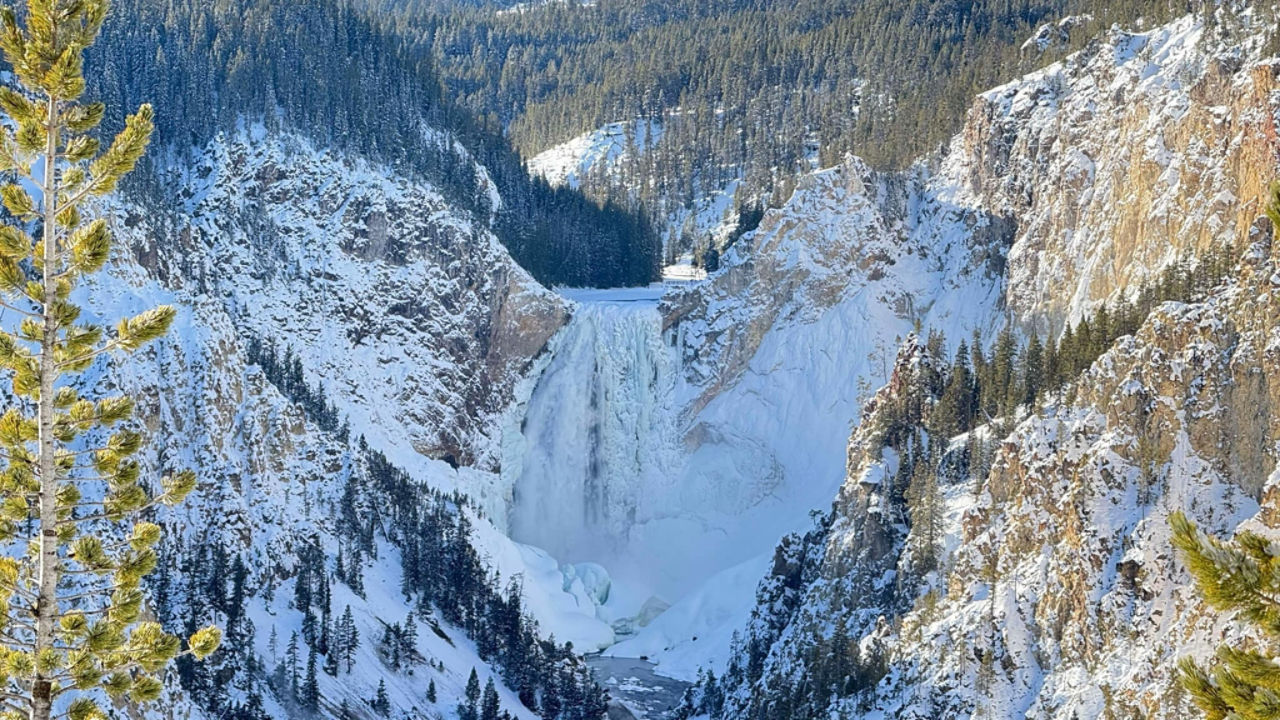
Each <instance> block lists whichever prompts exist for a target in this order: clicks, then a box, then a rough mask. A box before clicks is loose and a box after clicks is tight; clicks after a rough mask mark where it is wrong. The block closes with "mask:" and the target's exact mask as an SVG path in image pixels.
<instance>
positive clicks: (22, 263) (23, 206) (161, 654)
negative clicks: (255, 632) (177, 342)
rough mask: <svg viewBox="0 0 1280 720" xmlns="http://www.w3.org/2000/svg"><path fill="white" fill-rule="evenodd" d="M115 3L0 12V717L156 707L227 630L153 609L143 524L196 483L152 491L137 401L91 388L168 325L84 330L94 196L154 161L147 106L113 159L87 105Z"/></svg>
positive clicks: (102, 233)
mask: <svg viewBox="0 0 1280 720" xmlns="http://www.w3.org/2000/svg"><path fill="white" fill-rule="evenodd" d="M107 12H108V2H107V1H106V0H29V1H28V2H27V4H26V7H25V9H24V10H23V11H22V12H21V13H19V12H18V11H15V10H14V9H13V8H3V9H0V51H3V54H4V57H5V59H6V60H7V61H8V63H9V64H10V65H11V66H12V68H13V75H14V78H15V79H16V80H17V86H18V87H0V111H3V113H4V114H5V115H6V116H7V117H8V120H9V123H8V124H7V125H5V126H4V127H2V128H0V171H3V172H4V173H5V175H7V176H8V177H9V178H10V179H11V180H12V181H11V182H9V183H8V184H5V185H3V187H0V202H3V204H4V207H5V208H6V209H7V210H8V213H9V215H10V216H11V219H10V222H9V224H7V225H3V226H0V296H2V297H0V306H2V307H3V308H4V310H5V314H6V315H7V316H9V317H14V316H17V317H18V318H21V322H20V323H19V324H18V327H17V328H16V330H15V331H13V332H8V331H0V368H3V370H5V371H7V374H8V375H9V376H10V377H11V379H12V384H13V402H12V403H11V404H10V407H8V408H6V409H4V410H3V412H2V413H0V543H2V544H4V546H5V547H6V548H7V552H5V553H4V554H3V555H2V556H0V719H2V720H19V719H22V720H27V719H28V718H29V719H30V720H48V719H49V718H51V717H53V716H54V712H55V709H56V710H57V711H58V714H57V716H58V717H66V718H69V719H70V720H93V719H96V718H105V717H107V716H106V714H105V711H104V710H103V706H102V703H104V702H105V701H107V700H110V701H113V702H120V701H128V702H134V703H145V702H148V701H152V700H155V699H156V698H157V697H158V696H159V695H160V693H161V691H162V689H163V683H162V679H161V675H160V673H161V672H162V671H163V669H164V668H165V666H166V665H167V664H168V663H169V662H170V661H171V660H173V659H174V658H175V657H177V656H178V655H180V654H184V653H189V654H191V655H193V656H195V657H196V658H203V657H205V656H207V655H209V654H210V653H212V652H213V651H214V650H215V649H216V648H217V646H218V643H219V641H220V638H221V633H220V631H219V630H218V629H217V628H216V627H209V628H205V629H202V630H199V631H198V632H196V633H195V634H194V635H192V636H191V637H190V638H189V639H188V641H187V646H186V648H185V649H184V648H183V647H182V641H181V640H180V639H179V638H177V637H175V636H173V635H170V634H168V633H166V632H165V631H164V630H163V629H162V628H161V627H160V625H159V624H158V623H155V622H149V621H146V620H145V619H144V616H143V610H144V608H143V600H144V597H143V590H142V588H141V582H142V579H143V578H144V577H145V576H146V575H147V574H149V573H150V572H151V571H152V570H153V569H154V568H155V567H156V562H157V558H156V545H157V543H158V542H159V540H160V536H161V529H160V527H159V526H158V525H156V524H154V523H151V522H148V521H147V520H145V519H144V513H145V512H146V511H147V510H149V509H150V508H152V507H154V506H157V505H175V504H177V503H180V502H182V501H183V499H184V498H185V497H186V496H187V495H188V494H189V493H190V492H191V491H192V490H193V489H194V488H195V485H196V477H195V475H194V473H192V472H190V471H182V472H177V473H174V474H172V475H170V476H168V477H165V478H164V479H163V480H162V481H161V483H160V489H159V490H158V491H156V490H154V489H152V486H153V484H154V483H151V482H148V481H145V480H144V479H143V477H142V475H143V473H142V467H141V464H140V463H139V462H138V460H137V459H136V456H137V455H138V453H139V451H140V450H141V449H142V448H143V437H142V435H141V434H140V433H139V432H138V431H137V430H135V429H134V428H133V427H132V425H131V423H130V420H131V419H132V417H133V413H134V405H135V403H134V401H133V400H132V399H131V398H129V397H127V396H99V395H100V394H97V393H93V391H92V385H93V380H94V378H93V377H91V376H88V375H86V374H85V373H86V371H88V370H89V369H90V368H91V367H93V366H94V364H95V361H97V359H98V358H99V357H100V356H103V355H107V354H113V353H119V354H128V353H131V352H133V351H136V350H138V349H139V348H141V347H143V346H144V345H146V344H147V343H149V342H151V341H152V340H155V339H157V338H159V337H161V336H162V335H164V334H165V333H166V331H167V330H168V329H169V326H170V325H171V324H172V322H173V319H174V317H175V314H176V313H175V310H174V308H172V307H169V306H162V307H158V308H155V309H152V310H148V311H146V312H143V313H141V314H139V315H137V316H134V317H129V318H125V319H123V320H121V321H120V322H119V323H118V324H117V325H116V327H115V328H114V330H108V329H106V328H104V327H101V326H98V325H96V324H93V323H90V322H84V321H82V320H81V313H82V309H81V307H80V306H79V305H77V304H76V303H75V302H74V301H73V300H72V294H73V291H74V290H75V289H76V287H77V286H78V285H79V283H80V282H81V281H82V280H83V279H84V278H85V277H86V276H88V275H91V274H93V273H96V272H97V271H99V270H101V269H102V267H103V266H104V264H105V263H106V262H107V260H108V258H109V257H110V254H111V245H112V239H111V232H110V229H109V226H108V223H107V219H106V218H103V217H98V218H92V217H89V215H90V214H91V209H90V208H88V207H86V201H89V200H90V199H91V198H94V197H100V196H103V195H105V194H107V193H110V192H112V191H113V190H115V188H116V186H117V185H118V183H119V182H120V179H121V178H122V177H124V176H125V175H126V174H128V173H129V172H130V171H131V170H132V169H133V168H134V166H135V165H136V164H137V162H138V160H139V158H141V157H142V155H143V153H144V152H145V151H146V148H147V144H148V142H149V140H150V137H151V133H152V130H153V128H154V126H153V116H152V110H151V108H150V107H149V106H146V105H144V106H142V107H141V108H140V109H139V110H138V111H137V112H136V113H135V114H134V115H132V116H130V117H129V118H128V119H127V121H126V124H125V127H124V130H123V131H122V132H120V133H119V135H117V136H116V137H115V138H114V139H113V140H112V141H111V143H110V144H109V145H108V146H107V147H106V148H105V149H103V148H102V147H100V144H99V141H98V140H97V139H96V138H95V137H94V136H93V134H92V133H93V131H94V129H95V128H96V127H97V126H98V124H99V123H100V122H101V121H102V119H103V117H104V116H105V113H106V108H105V107H104V106H103V104H102V103H82V102H80V97H81V95H82V94H83V92H84V89H85V80H84V75H83V63H84V60H83V57H84V51H85V49H86V48H88V47H89V46H90V45H91V44H92V43H93V42H94V40H95V38H96V37H97V35H98V32H99V29H100V28H101V26H102V23H103V20H104V19H105V18H106V16H107Z"/></svg>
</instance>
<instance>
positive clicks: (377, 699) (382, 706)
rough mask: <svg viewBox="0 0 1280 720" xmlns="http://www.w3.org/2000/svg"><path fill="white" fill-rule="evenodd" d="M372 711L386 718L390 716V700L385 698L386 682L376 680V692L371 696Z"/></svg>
mask: <svg viewBox="0 0 1280 720" xmlns="http://www.w3.org/2000/svg"><path fill="white" fill-rule="evenodd" d="M371 705H372V706H373V711H374V712H376V713H378V714H379V715H381V716H383V717H386V716H387V715H390V714H391V698H389V697H387V682H386V681H385V680H378V692H377V694H376V695H374V696H373V702H372V703H371Z"/></svg>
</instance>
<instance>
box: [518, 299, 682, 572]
mask: <svg viewBox="0 0 1280 720" xmlns="http://www.w3.org/2000/svg"><path fill="white" fill-rule="evenodd" d="M574 297H575V299H577V300H578V301H579V302H578V305H577V308H576V310H575V312H574V317H573V319H572V320H571V321H570V324H569V325H568V327H566V328H565V329H564V330H562V331H561V334H560V335H559V336H557V338H556V340H555V342H554V344H553V348H552V352H553V356H552V360H551V362H550V364H549V365H548V366H547V368H546V370H545V371H544V372H543V374H542V377H541V378H540V379H539V380H538V384H537V386H536V387H535V389H534V391H533V395H532V396H531V397H530V399H529V403H528V407H527V410H526V414H525V419H524V422H523V426H522V429H521V435H522V437H523V444H524V450H523V453H522V454H521V467H520V469H519V476H518V477H517V479H516V481H515V487H514V499H513V503H512V511H511V515H510V531H511V536H512V538H513V539H515V540H517V541H519V542H523V543H528V544H531V545H536V546H538V547H540V548H543V549H544V550H546V551H548V552H549V553H551V554H552V555H553V556H554V557H556V558H557V559H558V560H560V561H561V562H567V563H579V562H597V563H601V564H602V565H605V566H606V567H609V568H610V569H611V570H612V569H613V568H612V567H610V566H613V565H616V561H617V559H618V558H619V557H620V555H622V554H624V553H625V552H626V551H627V550H628V549H629V540H630V536H631V531H632V529H633V528H634V527H635V526H636V524H637V522H643V521H644V516H645V515H646V509H645V497H646V496H648V497H654V496H661V495H662V494H663V489H664V488H666V487H667V486H668V485H670V483H671V482H672V479H673V477H674V475H675V474H676V470H677V466H678V461H677V460H676V458H678V457H679V455H678V452H677V422H676V418H675V411H674V409H673V407H674V405H675V398H674V394H675V392H674V388H675V377H676V372H675V361H674V358H673V357H672V352H671V349H670V348H669V347H668V346H667V344H666V343H665V342H664V340H663V337H662V319H661V316H660V315H659V314H658V308H657V297H656V295H655V294H654V293H618V292H608V293H605V292H601V293H579V294H576V295H575V296H574Z"/></svg>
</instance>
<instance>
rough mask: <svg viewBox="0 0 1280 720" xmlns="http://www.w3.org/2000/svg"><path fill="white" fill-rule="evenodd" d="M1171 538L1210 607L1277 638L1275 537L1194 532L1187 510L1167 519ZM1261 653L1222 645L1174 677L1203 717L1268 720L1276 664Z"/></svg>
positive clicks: (1278, 694) (1184, 664) (1186, 663)
mask: <svg viewBox="0 0 1280 720" xmlns="http://www.w3.org/2000/svg"><path fill="white" fill-rule="evenodd" d="M1170 525H1171V526H1172V528H1173V544H1174V546H1175V547H1177V548H1178V549H1179V550H1181V551H1182V556H1183V559H1184V560H1185V562H1186V564H1187V569H1188V570H1189V571H1190V572H1191V577H1192V578H1194V579H1195V583H1196V587H1197V589H1198V590H1199V591H1200V594H1201V596H1203V597H1204V599H1205V602H1207V603H1208V604H1209V605H1210V606H1211V607H1213V608H1216V609H1218V610H1230V611H1235V612H1237V613H1238V614H1239V616H1240V617H1242V618H1243V619H1245V620H1247V621H1248V622H1250V623H1252V624H1253V625H1256V626H1257V627H1259V628H1260V629H1262V630H1263V631H1264V632H1265V633H1266V634H1267V635H1268V636H1269V637H1270V639H1272V640H1275V639H1280V553H1277V552H1275V550H1274V543H1273V542H1272V541H1271V540H1269V539H1267V538H1265V537H1262V536H1261V535H1257V534H1255V533H1251V532H1248V531H1244V532H1241V533H1239V534H1237V535H1236V537H1235V540H1234V541H1233V542H1229V543H1228V542H1223V541H1222V540H1219V539H1217V538H1214V537H1210V536H1208V535H1205V534H1204V533H1202V532H1200V531H1199V530H1198V529H1197V528H1196V526H1195V525H1194V524H1192V522H1191V521H1190V520H1188V519H1187V517H1186V515H1183V514H1182V513H1175V514H1174V515H1173V516H1172V517H1171V518H1170ZM1275 654H1276V653H1275V651H1274V648H1272V649H1270V650H1266V651H1264V652H1258V651H1256V650H1253V649H1249V648H1243V647H1231V646H1229V645H1223V646H1222V647H1220V648H1218V653H1217V658H1216V659H1215V660H1214V662H1213V663H1212V664H1211V665H1210V666H1209V667H1208V668H1205V667H1201V666H1200V665H1198V664H1197V663H1196V662H1195V661H1194V660H1192V659H1191V658H1189V657H1185V658H1183V659H1182V661H1181V662H1180V663H1179V668H1178V669H1179V681H1180V682H1181V683H1182V686H1183V687H1184V688H1186V689H1187V690H1188V691H1189V692H1190V693H1191V696H1192V698H1193V699H1194V700H1195V703H1196V705H1198V706H1199V707H1200V709H1201V710H1203V711H1204V713H1205V715H1206V716H1207V717H1208V718H1209V720H1224V719H1226V718H1231V719H1232V720H1274V719H1275V718H1277V717H1280V665H1277V664H1276V663H1275V662H1274V661H1273V660H1272V659H1271V658H1272V657H1274V656H1275Z"/></svg>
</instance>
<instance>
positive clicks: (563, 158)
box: [528, 120, 662, 188]
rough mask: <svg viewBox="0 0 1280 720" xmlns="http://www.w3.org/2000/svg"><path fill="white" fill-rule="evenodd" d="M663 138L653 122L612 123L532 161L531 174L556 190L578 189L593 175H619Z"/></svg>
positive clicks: (548, 150)
mask: <svg viewBox="0 0 1280 720" xmlns="http://www.w3.org/2000/svg"><path fill="white" fill-rule="evenodd" d="M661 138H662V125H661V124H659V123H657V122H653V121H640V120H637V121H633V122H616V123H609V124H608V125H604V126H603V127H599V128H596V129H595V130H592V131H591V132H587V133H583V134H582V135H579V136H578V137H576V138H573V139H572V140H568V141H566V142H563V143H561V144H559V145H556V146H555V147H553V148H550V149H547V150H544V151H542V152H540V153H538V154H537V155H534V156H533V157H532V158H530V159H529V163H528V165H529V172H530V173H533V174H534V175H538V176H541V177H542V178H544V179H545V180H546V181H547V182H549V183H551V184H552V185H555V186H561V185H566V186H568V187H574V188H576V187H578V186H579V185H581V184H582V180H583V179H584V178H586V177H588V176H590V175H592V174H600V173H603V174H609V173H615V172H617V171H618V169H619V167H620V166H621V165H623V164H624V163H626V162H631V161H634V160H635V159H637V158H638V157H639V156H640V155H641V154H643V153H644V152H645V151H646V150H647V149H648V148H650V147H652V146H653V145H654V144H655V143H657V142H658V141H659V140H660V139H661Z"/></svg>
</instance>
